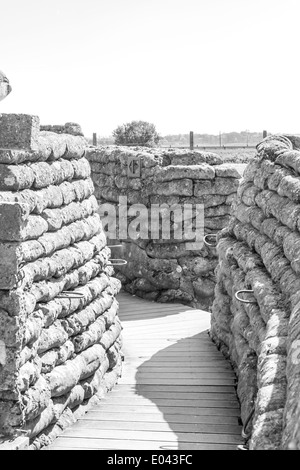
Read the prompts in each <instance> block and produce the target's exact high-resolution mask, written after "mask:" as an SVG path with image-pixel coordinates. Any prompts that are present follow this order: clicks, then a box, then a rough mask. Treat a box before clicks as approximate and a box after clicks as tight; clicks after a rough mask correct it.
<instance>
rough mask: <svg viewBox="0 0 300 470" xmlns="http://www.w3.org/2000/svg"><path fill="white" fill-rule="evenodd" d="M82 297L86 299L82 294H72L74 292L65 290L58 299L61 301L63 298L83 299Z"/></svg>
mask: <svg viewBox="0 0 300 470" xmlns="http://www.w3.org/2000/svg"><path fill="white" fill-rule="evenodd" d="M82 297H84V294H82V293H81V292H72V291H69V290H63V291H61V292H60V294H58V295H57V296H56V298H59V299H63V298H66V299H81V298H82Z"/></svg>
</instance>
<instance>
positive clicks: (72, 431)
mask: <svg viewBox="0 0 300 470" xmlns="http://www.w3.org/2000/svg"><path fill="white" fill-rule="evenodd" d="M80 425H81V422H77V423H75V424H74V425H73V426H72V427H71V428H68V429H66V431H65V432H64V437H80V438H88V439H118V440H120V439H122V440H123V439H124V440H125V439H126V440H145V441H164V440H165V441H169V442H175V443H177V442H178V440H179V441H180V442H199V443H205V442H209V443H211V444H214V443H219V444H239V443H240V440H241V438H240V436H237V435H236V434H204V433H176V434H175V433H173V432H160V431H151V432H149V431H126V434H125V433H124V431H122V430H118V429H114V430H101V429H89V428H82V427H80Z"/></svg>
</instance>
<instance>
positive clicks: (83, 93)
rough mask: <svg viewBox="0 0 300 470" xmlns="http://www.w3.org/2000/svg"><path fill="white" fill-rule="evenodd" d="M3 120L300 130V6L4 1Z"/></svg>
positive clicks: (213, 0) (237, 1)
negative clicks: (6, 87)
mask: <svg viewBox="0 0 300 470" xmlns="http://www.w3.org/2000/svg"><path fill="white" fill-rule="evenodd" d="M0 15H1V18H0V33H1V35H0V38H1V39H0V59H1V60H0V69H2V70H3V71H4V72H5V73H6V75H7V76H8V78H9V80H10V82H11V85H12V87H13V92H12V93H11V95H10V96H9V97H8V98H6V99H5V100H4V101H2V102H1V103H0V112H4V113H14V112H16V113H26V114H36V115H38V116H40V118H41V123H42V124H63V123H65V122H67V121H73V122H78V123H79V124H81V126H82V127H83V130H84V132H85V134H86V135H91V134H92V132H97V133H98V134H99V135H101V136H107V135H109V134H111V132H112V131H113V129H114V128H116V127H117V126H118V125H119V124H122V123H125V122H128V121H131V120H133V119H136V120H138V119H142V120H146V121H150V122H153V123H154V124H155V125H156V128H157V130H158V132H159V133H160V134H161V135H165V134H168V133H170V134H172V133H188V132H189V131H190V130H193V131H194V132H200V133H204V132H208V133H215V134H217V133H218V132H219V130H221V131H223V132H229V131H241V130H246V129H248V130H250V131H262V130H263V129H266V130H268V131H269V132H280V131H282V132H291V133H292V132H295V133H300V118H299V117H298V114H299V111H298V110H299V109H300V93H299V88H300V40H299V37H300V33H299V29H300V27H299V19H300V1H299V0H0Z"/></svg>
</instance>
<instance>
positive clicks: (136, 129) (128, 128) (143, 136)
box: [113, 121, 160, 147]
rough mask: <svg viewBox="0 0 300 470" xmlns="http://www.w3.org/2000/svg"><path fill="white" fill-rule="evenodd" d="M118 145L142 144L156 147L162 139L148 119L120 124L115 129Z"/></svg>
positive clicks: (114, 134)
mask: <svg viewBox="0 0 300 470" xmlns="http://www.w3.org/2000/svg"><path fill="white" fill-rule="evenodd" d="M113 137H114V139H115V144H116V145H141V146H143V147H155V146H156V145H157V144H158V142H159V139H160V136H159V134H158V133H157V131H156V128H155V126H154V124H150V123H149V122H146V121H132V122H128V123H127V124H123V125H121V126H118V127H117V128H116V129H115V130H114V131H113Z"/></svg>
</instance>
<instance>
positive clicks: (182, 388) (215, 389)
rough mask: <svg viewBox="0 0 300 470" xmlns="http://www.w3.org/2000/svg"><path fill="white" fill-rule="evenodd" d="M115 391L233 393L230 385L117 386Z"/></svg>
mask: <svg viewBox="0 0 300 470" xmlns="http://www.w3.org/2000/svg"><path fill="white" fill-rule="evenodd" d="M115 390H121V391H124V390H133V391H134V392H135V393H143V392H144V391H146V392H148V391H155V392H157V391H163V392H165V391H167V392H168V393H169V392H186V393H190V392H208V393H222V394H224V393H234V387H233V386H232V385H217V386H215V385H189V386H188V387H187V386H186V385H185V384H184V385H169V384H168V385H160V384H158V385H152V384H151V385H146V384H129V385H126V384H120V383H119V384H118V385H117V388H116V389H115Z"/></svg>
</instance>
